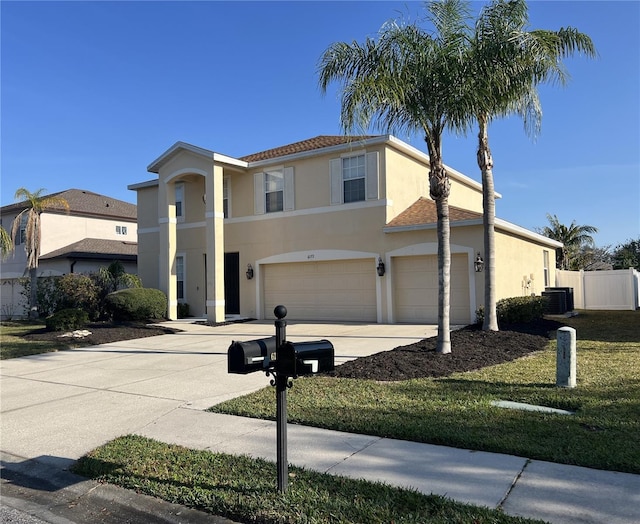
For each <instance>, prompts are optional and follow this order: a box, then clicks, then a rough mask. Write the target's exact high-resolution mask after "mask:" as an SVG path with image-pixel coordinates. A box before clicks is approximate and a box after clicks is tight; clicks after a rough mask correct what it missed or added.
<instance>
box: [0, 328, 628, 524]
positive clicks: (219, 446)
mask: <svg viewBox="0 0 640 524" xmlns="http://www.w3.org/2000/svg"><path fill="white" fill-rule="evenodd" d="M168 324H170V325H171V326H172V327H176V328H178V329H182V330H183V331H181V332H180V333H178V334H172V335H162V336H157V337H149V338H143V339H136V340H128V341H122V342H117V343H113V344H104V345H101V346H91V347H86V348H81V349H74V350H69V351H61V352H57V353H46V354H42V355H34V356H31V357H24V358H19V359H10V360H4V361H1V362H0V378H1V383H0V393H1V398H0V409H1V421H0V429H1V431H0V453H1V454H0V460H1V463H2V484H1V487H2V492H1V496H2V500H1V503H2V506H3V508H2V513H0V515H2V518H3V519H8V518H13V517H10V516H6V517H5V512H9V511H14V510H15V511H18V512H23V513H24V514H25V515H28V516H32V517H35V518H39V519H42V520H44V521H45V522H56V523H58V522H59V523H67V522H75V523H84V522H87V523H88V522H103V523H111V522H114V523H115V522H167V523H169V522H172V523H173V522H184V523H191V522H215V523H222V522H229V521H226V520H224V519H220V518H219V517H213V516H209V515H205V514H202V513H200V512H196V511H193V510H188V509H186V508H181V507H179V506H174V505H170V504H167V503H163V502H160V501H156V500H155V499H150V498H149V497H143V496H140V495H135V494H132V493H131V492H129V491H126V490H122V489H120V488H116V487H114V486H105V485H100V484H97V483H95V482H93V481H87V480H86V479H82V478H80V477H77V476H75V475H73V474H71V473H69V472H68V471H67V470H68V468H69V467H70V466H71V465H72V464H73V463H74V462H75V461H76V460H77V459H78V458H80V457H81V456H83V455H84V454H86V453H87V452H89V451H90V450H92V449H94V448H96V447H98V446H101V445H103V444H104V443H106V442H108V441H110V440H112V439H114V438H116V437H118V436H121V435H126V434H138V435H143V436H147V437H150V438H154V439H157V440H160V441H163V442H168V443H177V444H181V445H184V446H187V447H191V448H197V449H207V450H211V451H214V452H225V453H237V454H248V455H251V456H255V457H262V458H265V459H268V460H272V461H274V462H275V460H276V428H275V422H271V421H264V420H257V419H248V418H242V417H234V416H229V415H221V414H213V413H208V412H205V411H204V410H205V409H206V408H208V407H210V406H212V405H214V404H217V403H219V402H222V401H224V400H227V399H230V398H234V397H236V396H240V395H244V394H247V393H250V392H252V391H255V390H257V389H260V388H262V387H264V386H267V385H268V384H269V379H268V378H267V377H266V376H265V375H264V373H261V372H256V373H252V374H249V375H230V374H228V373H227V348H228V347H229V345H230V344H231V342H232V341H236V340H241V341H244V340H251V339H255V338H262V337H268V336H272V335H274V333H275V329H274V326H273V323H272V322H262V321H253V322H245V323H234V324H229V325H226V326H218V327H210V326H204V325H200V324H197V323H193V322H187V321H173V322H170V323H168ZM435 333H436V328H435V327H434V326H424V325H378V324H373V325H364V324H350V323H345V324H325V323H295V322H289V323H288V326H287V339H288V340H290V341H293V342H297V341H304V340H315V339H319V338H326V339H329V340H330V341H331V342H332V343H333V345H334V347H335V352H336V363H342V362H345V361H347V360H350V359H353V358H357V357H360V356H365V355H368V354H372V353H376V352H379V351H383V350H387V349H392V348H394V347H396V346H400V345H405V344H410V343H412V342H415V341H418V340H421V339H423V338H426V337H429V336H433V335H435ZM294 387H295V386H294ZM274 402H275V394H274ZM288 461H289V463H290V464H294V465H296V466H303V467H306V468H308V469H313V470H316V471H321V472H327V473H331V474H337V475H344V476H349V477H353V478H363V479H368V480H374V481H383V482H387V483H389V484H392V485H397V486H403V487H411V488H414V489H417V490H419V491H421V492H423V493H434V494H438V495H443V496H446V497H449V498H451V499H454V500H457V501H460V502H466V503H470V504H476V505H481V506H487V507H491V508H502V510H504V512H505V513H507V514H510V515H519V516H525V517H531V518H539V519H543V520H546V521H548V522H552V523H558V524H572V523H607V524H633V523H638V522H640V476H639V475H631V474H626V473H618V472H610V471H600V470H594V469H589V468H582V467H576V466H566V465H559V464H554V463H549V462H543V461H536V460H529V459H528V458H526V457H516V456H510V455H501V454H496V453H485V452H476V451H468V450H462V449H456V448H449V447H445V446H434V445H429V444H418V443H414V442H407V441H399V440H393V439H385V438H380V437H373V436H367V435H356V434H350V433H343V432H337V431H328V430H321V429H317V428H311V427H305V426H299V425H292V424H289V425H288ZM274 482H275V479H274ZM274 489H275V486H274ZM7 515H8V513H7ZM3 521H7V522H11V521H10V520H3ZM16 522H18V521H16ZM25 522H30V521H28V520H25ZM36 522H37V521H36Z"/></svg>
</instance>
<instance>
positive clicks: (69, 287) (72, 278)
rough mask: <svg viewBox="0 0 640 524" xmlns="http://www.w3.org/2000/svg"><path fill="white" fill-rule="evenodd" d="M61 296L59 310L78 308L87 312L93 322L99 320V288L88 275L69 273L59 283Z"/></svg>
mask: <svg viewBox="0 0 640 524" xmlns="http://www.w3.org/2000/svg"><path fill="white" fill-rule="evenodd" d="M57 286H58V290H59V292H60V294H61V297H62V298H61V302H60V304H58V308H65V309H67V308H78V309H83V310H85V311H86V312H87V314H88V315H89V317H90V318H91V319H92V320H95V319H97V318H98V288H97V286H96V284H95V282H94V281H93V280H92V279H91V277H90V276H88V275H83V274H80V273H68V274H66V275H63V276H61V277H60V278H59V280H58V281H57Z"/></svg>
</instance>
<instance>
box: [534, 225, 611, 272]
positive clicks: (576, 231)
mask: <svg viewBox="0 0 640 524" xmlns="http://www.w3.org/2000/svg"><path fill="white" fill-rule="evenodd" d="M547 220H548V221H549V226H545V227H543V228H542V229H538V231H539V232H540V233H541V234H543V235H544V236H546V237H548V238H552V239H553V240H557V241H558V242H562V244H563V246H562V247H561V248H558V250H557V251H556V265H557V266H558V269H573V268H572V263H573V261H574V259H575V258H576V257H577V256H578V254H579V253H580V250H581V249H583V248H584V247H595V242H594V240H593V237H592V236H591V234H592V233H597V232H598V228H597V227H594V226H586V225H585V226H580V225H578V224H576V221H575V220H574V221H572V222H571V225H570V226H568V227H567V226H565V225H564V224H562V223H561V222H560V220H558V217H557V216H556V215H550V214H549V213H547Z"/></svg>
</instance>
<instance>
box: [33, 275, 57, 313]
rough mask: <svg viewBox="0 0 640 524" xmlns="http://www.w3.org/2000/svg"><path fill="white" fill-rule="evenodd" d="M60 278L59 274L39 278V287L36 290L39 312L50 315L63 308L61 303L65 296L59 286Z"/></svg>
mask: <svg viewBox="0 0 640 524" xmlns="http://www.w3.org/2000/svg"><path fill="white" fill-rule="evenodd" d="M59 280H60V277H59V276H47V277H39V278H38V288H37V290H36V293H37V295H36V296H37V300H38V313H40V314H41V315H43V316H44V317H48V316H49V315H52V314H53V313H55V312H56V311H57V310H59V309H62V308H61V306H60V304H61V303H62V302H63V296H62V293H61V292H60V287H59V286H58V281H59Z"/></svg>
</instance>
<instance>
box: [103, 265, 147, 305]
mask: <svg viewBox="0 0 640 524" xmlns="http://www.w3.org/2000/svg"><path fill="white" fill-rule="evenodd" d="M91 279H92V280H93V282H94V283H95V285H96V287H97V290H98V292H97V296H98V315H99V317H106V316H108V312H107V311H106V305H105V299H106V297H107V295H108V294H109V293H113V292H114V291H118V290H120V289H128V288H134V287H136V288H137V287H142V281H141V280H140V277H138V276H137V275H132V274H130V273H125V270H124V266H123V265H122V263H121V262H120V261H118V260H116V261H115V262H112V263H111V264H109V267H101V268H99V269H98V271H96V272H95V273H92V274H91Z"/></svg>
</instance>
